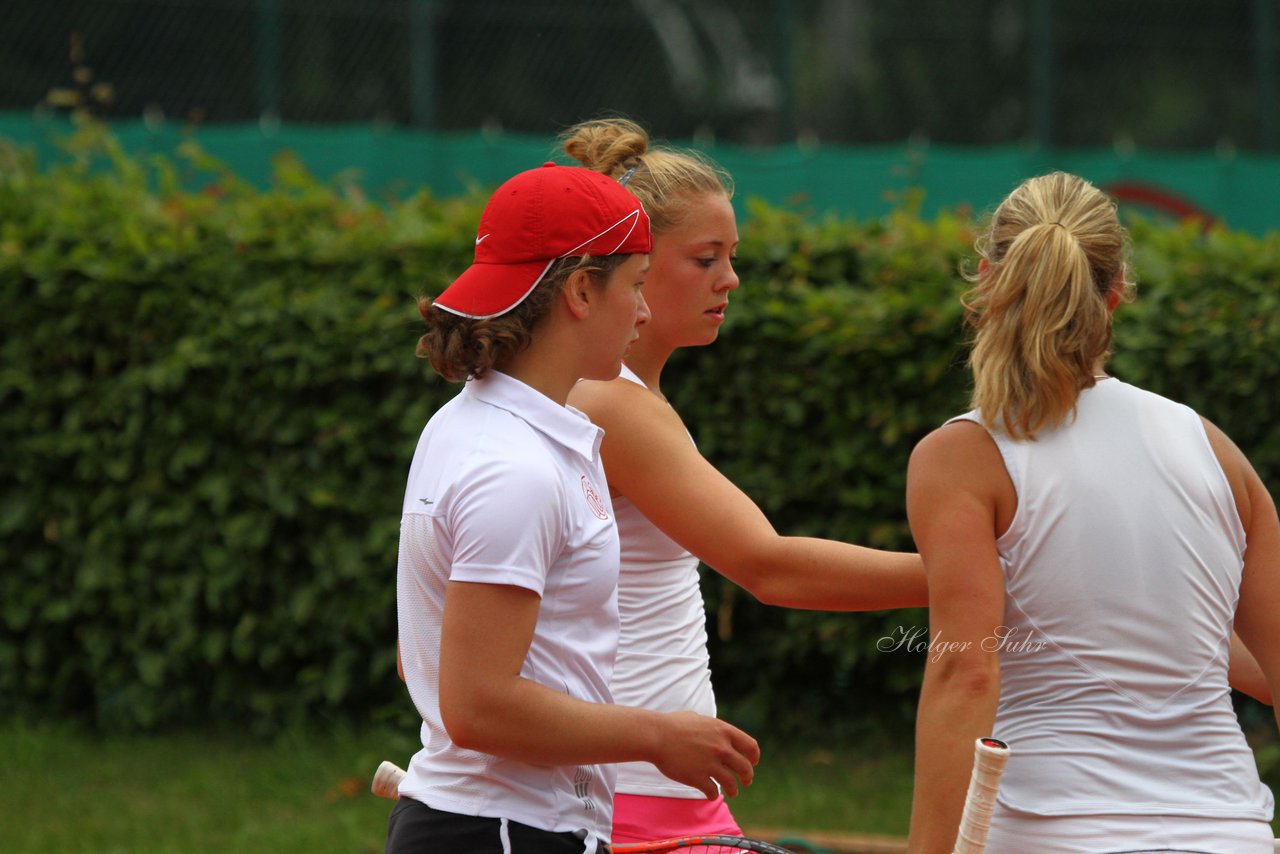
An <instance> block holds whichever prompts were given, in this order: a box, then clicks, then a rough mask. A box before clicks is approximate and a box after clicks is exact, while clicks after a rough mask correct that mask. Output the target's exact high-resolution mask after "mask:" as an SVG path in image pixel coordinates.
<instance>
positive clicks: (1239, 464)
mask: <svg viewBox="0 0 1280 854" xmlns="http://www.w3.org/2000/svg"><path fill="white" fill-rule="evenodd" d="M1200 423H1202V424H1203V425H1204V432H1205V436H1206V437H1208V439H1209V447H1210V448H1212V449H1213V455H1214V456H1215V457H1217V458H1218V465H1220V466H1221V467H1222V473H1223V474H1225V475H1226V476H1227V483H1228V484H1230V486H1231V494H1232V496H1233V497H1234V498H1235V502H1236V512H1237V513H1238V514H1239V516H1240V521H1241V523H1242V524H1243V525H1244V527H1245V530H1246V531H1248V530H1249V527H1250V522H1251V520H1252V518H1253V505H1254V501H1255V500H1256V499H1260V498H1261V496H1262V495H1264V494H1266V488H1265V487H1263V485H1262V481H1261V480H1259V479H1258V475H1257V472H1255V471H1254V470H1253V465H1252V464H1251V463H1250V462H1249V460H1248V458H1247V457H1245V455H1244V452H1243V451H1241V450H1240V448H1239V447H1238V446H1237V445H1236V443H1235V442H1233V441H1231V437H1230V436H1228V435H1227V434H1226V433H1224V432H1223V431H1222V428H1221V427H1219V426H1218V425H1217V424H1214V423H1213V422H1212V421H1210V420H1209V419H1208V418H1205V417H1204V416H1203V415H1201V416H1200ZM1264 503H1266V501H1265V500H1264Z"/></svg>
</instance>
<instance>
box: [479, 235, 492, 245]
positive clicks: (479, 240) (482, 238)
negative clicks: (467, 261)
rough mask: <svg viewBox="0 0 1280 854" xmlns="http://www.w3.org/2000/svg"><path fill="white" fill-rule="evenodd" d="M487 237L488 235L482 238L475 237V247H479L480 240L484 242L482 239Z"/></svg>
mask: <svg viewBox="0 0 1280 854" xmlns="http://www.w3.org/2000/svg"><path fill="white" fill-rule="evenodd" d="M488 236H489V235H487V234H486V235H484V237H477V238H476V246H479V245H480V242H481V241H482V240H484V238H485V237H488Z"/></svg>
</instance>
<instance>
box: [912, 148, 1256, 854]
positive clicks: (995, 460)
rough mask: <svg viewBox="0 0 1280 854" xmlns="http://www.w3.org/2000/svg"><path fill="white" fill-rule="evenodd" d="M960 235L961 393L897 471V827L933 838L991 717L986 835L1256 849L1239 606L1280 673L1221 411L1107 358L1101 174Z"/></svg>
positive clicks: (1013, 202) (1110, 291)
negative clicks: (908, 556) (905, 699)
mask: <svg viewBox="0 0 1280 854" xmlns="http://www.w3.org/2000/svg"><path fill="white" fill-rule="evenodd" d="M977 248H978V252H979V255H980V261H979V264H978V268H977V271H976V273H975V274H974V275H973V276H972V282H973V285H974V287H973V289H972V290H971V291H970V293H969V294H968V295H967V297H966V299H965V305H966V307H967V309H968V320H969V322H970V324H971V326H972V327H973V330H974V340H973V350H972V355H971V358H970V365H971V367H972V369H973V377H974V392H973V410H972V411H971V412H969V413H967V414H965V415H962V416H960V417H959V418H957V419H953V420H952V421H950V422H948V423H947V424H946V425H944V426H943V427H941V428H939V429H938V430H936V431H934V432H933V433H931V434H930V435H929V436H927V437H926V438H925V439H924V440H923V441H921V443H920V444H919V445H918V446H917V447H916V449H915V451H914V453H913V454H912V456H911V462H910V466H909V470H908V478H907V511H908V514H909V517H910V521H911V530H912V534H913V535H914V537H915V541H916V544H917V546H918V547H919V548H920V552H921V555H922V556H923V558H924V563H925V570H926V574H927V576H928V583H929V607H930V630H931V633H932V637H933V638H934V640H935V641H937V642H938V643H937V645H936V646H935V647H934V650H935V651H934V654H932V655H931V656H930V658H929V662H928V665H927V667H926V671H925V680H924V686H923V688H922V690H921V697H920V711H919V717H918V720H917V749H916V783H915V800H914V805H913V810H912V817H911V836H910V851H911V852H913V854H931V852H940V853H943V852H945V854H949V852H951V851H952V848H953V845H954V843H955V837H956V828H957V825H958V823H959V818H960V811H961V807H962V805H963V802H964V798H965V789H966V785H967V781H968V776H969V769H970V767H971V764H972V756H973V752H972V745H973V742H974V739H975V738H978V737H981V736H986V735H994V736H995V737H997V738H999V739H1002V740H1004V741H1007V742H1008V743H1009V744H1010V745H1011V747H1012V749H1013V754H1012V757H1011V758H1010V760H1009V764H1008V767H1007V769H1006V771H1005V775H1004V780H1003V783H1002V786H1001V790H1000V795H999V798H998V803H997V807H996V812H995V815H994V817H993V820H992V829H991V835H990V837H989V839H988V844H987V851H988V852H989V854H1026V852H1031V851H1034V852H1037V854H1055V852H1063V854H1066V852H1072V854H1076V853H1077V852H1118V851H1134V852H1136V851H1156V850H1159V851H1196V852H1211V854H1254V853H1255V852H1256V854H1271V852H1272V834H1271V830H1270V827H1269V822H1270V820H1271V818H1272V809H1273V798H1272V793H1271V792H1270V791H1268V790H1267V788H1266V787H1265V786H1263V785H1262V783H1261V782H1260V781H1259V779H1258V772H1257V768H1256V766H1255V764H1254V760H1253V755H1252V753H1251V751H1250V748H1249V746H1248V745H1247V744H1246V743H1245V740H1244V737H1243V735H1242V734H1241V731H1240V727H1239V724H1238V723H1237V721H1236V717H1235V713H1234V711H1233V709H1232V705H1231V696H1230V690H1229V688H1228V658H1229V656H1230V648H1231V646H1232V627H1233V625H1234V627H1235V630H1236V631H1237V632H1238V634H1239V636H1240V638H1242V639H1243V640H1244V642H1245V643H1246V644H1247V645H1248V647H1249V649H1251V650H1253V651H1254V653H1255V654H1256V664H1257V666H1258V668H1259V672H1260V675H1261V677H1262V681H1263V683H1264V685H1265V686H1266V687H1265V688H1264V690H1265V692H1267V693H1268V696H1269V692H1270V691H1271V689H1272V688H1274V686H1276V685H1277V684H1278V682H1280V522H1278V521H1277V518H1276V510H1275V506H1274V505H1273V503H1272V500H1271V498H1270V496H1269V494H1268V493H1267V490H1266V489H1265V488H1264V487H1263V485H1262V483H1261V481H1260V480H1259V479H1258V476H1257V474H1255V473H1254V471H1253V468H1252V467H1251V466H1250V465H1249V462H1248V461H1247V460H1246V459H1245V457H1244V455H1243V454H1241V452H1240V451H1239V450H1238V449H1237V448H1236V447H1235V446H1234V445H1233V444H1232V443H1231V441H1230V440H1229V439H1228V438H1227V437H1226V436H1225V435H1223V433H1222V432H1221V431H1220V430H1218V429H1217V428H1215V427H1214V426H1213V425H1212V424H1210V423H1208V422H1207V421H1204V420H1203V419H1202V418H1200V416H1198V415H1197V414H1196V413H1195V412H1193V411H1192V410H1190V409H1188V408H1187V407H1185V406H1182V405H1181V404H1177V403H1174V402H1172V401H1169V400H1166V399H1164V398H1162V397H1159V396H1157V395H1154V394H1152V393H1150V392H1147V391H1143V390H1141V389H1138V388H1135V387H1133V386H1130V385H1128V384H1126V383H1124V382H1122V381H1120V380H1119V379H1115V378H1113V377H1111V376H1110V374H1109V373H1108V372H1107V362H1108V359H1109V357H1110V355H1111V316H1112V312H1114V311H1115V310H1116V308H1117V307H1118V306H1119V305H1120V304H1121V303H1122V302H1126V301H1128V300H1129V299H1131V290H1132V286H1131V284H1130V283H1129V281H1128V279H1127V272H1126V270H1127V268H1126V263H1125V262H1126V249H1127V247H1126V235H1125V231H1124V229H1123V228H1122V227H1121V225H1120V222H1119V220H1118V219H1117V216H1116V211H1115V207H1114V205H1113V204H1112V202H1111V201H1110V200H1109V199H1108V198H1107V197H1106V196H1105V195H1103V194H1102V193H1101V192H1099V191H1098V190H1097V189H1096V188H1094V187H1093V186H1091V185H1090V184H1089V183H1088V182H1086V181H1084V180H1083V179H1081V178H1078V177H1075V176H1073V175H1067V174H1062V173H1055V174H1051V175H1045V176H1042V177H1039V178H1033V179H1031V180H1029V181H1027V182H1025V183H1024V184H1022V185H1021V186H1020V187H1018V189H1016V190H1015V191H1014V192H1013V193H1012V194H1011V195H1010V196H1009V197H1008V198H1007V199H1005V201H1004V202H1003V203H1002V204H1001V205H1000V206H999V208H997V210H996V211H995V214H994V215H993V217H992V221H991V226H990V229H989V230H988V232H987V233H986V235H985V236H984V237H983V238H982V239H981V240H980V241H979V243H978V247H977ZM1242 657H1243V658H1246V659H1247V658H1248V656H1247V655H1244V656H1242Z"/></svg>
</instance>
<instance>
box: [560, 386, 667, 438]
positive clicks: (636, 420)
mask: <svg viewBox="0 0 1280 854" xmlns="http://www.w3.org/2000/svg"><path fill="white" fill-rule="evenodd" d="M569 405H570V406H572V407H574V408H575V409H578V410H581V411H582V412H583V413H584V414H586V416H587V417H588V418H590V419H591V420H592V421H593V422H594V423H595V424H597V425H599V426H600V427H603V428H604V430H605V433H606V435H608V434H609V433H614V434H615V435H616V434H617V433H618V432H619V431H623V430H627V429H628V428H631V427H635V426H641V425H652V424H654V423H655V422H658V423H661V422H671V421H674V422H675V423H676V424H680V423H681V422H680V417H679V416H678V415H677V414H676V412H675V410H674V409H672V408H671V407H670V406H668V405H667V404H666V403H665V402H664V401H663V400H661V399H660V398H659V397H658V396H657V395H655V394H654V393H653V392H651V391H649V389H647V388H645V387H644V386H642V385H638V384H637V383H633V382H631V381H630V380H627V379H623V378H621V377H619V378H618V379H615V380H581V381H580V382H579V383H578V384H577V385H575V386H574V387H573V391H571V392H570V393H569Z"/></svg>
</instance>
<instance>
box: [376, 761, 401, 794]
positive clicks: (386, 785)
mask: <svg viewBox="0 0 1280 854" xmlns="http://www.w3.org/2000/svg"><path fill="white" fill-rule="evenodd" d="M404 776H405V775H404V769H403V768H400V767H397V766H396V765H393V764H392V763H390V762H383V763H382V764H381V765H379V766H378V770H377V771H375V772H374V773H373V785H372V786H370V787H369V788H370V789H371V790H372V791H373V793H374V794H375V795H377V796H378V797H380V798H390V799H391V800H393V801H398V800H400V781H401V780H403V779H404Z"/></svg>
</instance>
